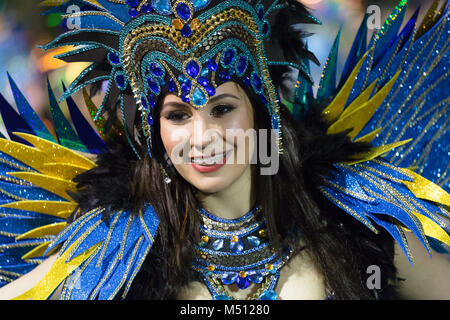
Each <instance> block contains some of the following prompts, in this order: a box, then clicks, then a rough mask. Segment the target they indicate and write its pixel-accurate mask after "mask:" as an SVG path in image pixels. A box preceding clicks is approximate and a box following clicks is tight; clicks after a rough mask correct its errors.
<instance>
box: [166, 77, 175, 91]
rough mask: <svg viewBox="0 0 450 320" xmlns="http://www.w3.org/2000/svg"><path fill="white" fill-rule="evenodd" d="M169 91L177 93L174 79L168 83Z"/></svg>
mask: <svg viewBox="0 0 450 320" xmlns="http://www.w3.org/2000/svg"><path fill="white" fill-rule="evenodd" d="M167 89H168V90H169V91H170V92H174V91H175V80H173V79H172V78H170V79H169V81H167Z"/></svg>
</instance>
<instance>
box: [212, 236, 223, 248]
mask: <svg viewBox="0 0 450 320" xmlns="http://www.w3.org/2000/svg"><path fill="white" fill-rule="evenodd" d="M212 246H213V249H214V250H216V251H219V250H220V249H222V248H223V239H217V240H215V241H214V242H213V244H212Z"/></svg>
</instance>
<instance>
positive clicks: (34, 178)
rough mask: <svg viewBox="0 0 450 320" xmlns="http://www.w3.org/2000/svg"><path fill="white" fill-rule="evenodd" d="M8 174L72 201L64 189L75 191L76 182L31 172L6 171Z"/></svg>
mask: <svg viewBox="0 0 450 320" xmlns="http://www.w3.org/2000/svg"><path fill="white" fill-rule="evenodd" d="M8 174H9V175H11V176H13V177H17V178H19V179H23V180H26V181H28V182H31V183H33V184H34V185H36V186H38V187H41V188H43V189H45V190H48V191H50V192H52V193H54V194H56V195H58V196H60V197H62V198H64V199H66V200H68V201H73V200H72V198H71V197H70V196H69V195H68V194H67V193H66V190H70V191H72V192H75V191H76V190H77V189H76V184H75V183H73V182H72V181H68V180H64V179H60V178H55V177H50V176H46V175H43V174H40V173H33V172H8Z"/></svg>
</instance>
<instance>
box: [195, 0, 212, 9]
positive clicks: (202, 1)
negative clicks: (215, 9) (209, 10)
mask: <svg viewBox="0 0 450 320" xmlns="http://www.w3.org/2000/svg"><path fill="white" fill-rule="evenodd" d="M209 1H210V0H193V1H192V4H193V5H194V7H195V9H197V10H200V9H203V8H204V7H206V6H207V5H208V3H209Z"/></svg>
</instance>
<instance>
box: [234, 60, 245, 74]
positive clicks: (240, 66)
mask: <svg viewBox="0 0 450 320" xmlns="http://www.w3.org/2000/svg"><path fill="white" fill-rule="evenodd" d="M236 69H237V71H238V73H239V74H243V73H244V72H245V69H247V57H246V56H240V57H239V60H238V62H237V64H236Z"/></svg>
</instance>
